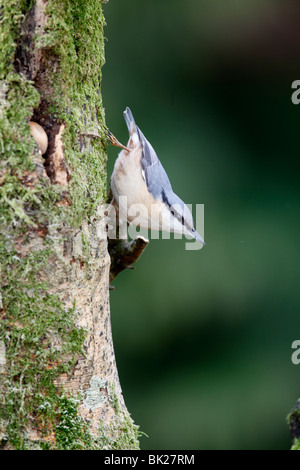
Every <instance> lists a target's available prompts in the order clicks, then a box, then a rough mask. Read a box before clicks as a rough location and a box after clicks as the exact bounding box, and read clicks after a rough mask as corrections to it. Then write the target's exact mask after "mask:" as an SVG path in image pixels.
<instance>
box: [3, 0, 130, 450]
mask: <svg viewBox="0 0 300 470" xmlns="http://www.w3.org/2000/svg"><path fill="white" fill-rule="evenodd" d="M0 15H1V23H0V27H1V36H0V37H1V40H2V44H1V47H0V80H1V82H0V126H1V136H0V152H1V162H0V263H1V264H0V283H1V284H0V287H1V290H0V328H1V329H0V381H1V382H0V393H1V400H0V403H1V414H0V419H1V421H0V443H1V446H2V448H4V449H137V448H138V447H139V444H138V435H139V433H138V427H137V426H136V425H135V424H134V423H133V421H132V419H131V418H130V415H129V413H128V411H127V410H126V407H125V404H124V400H123V397H122V392H121V387H120V383H119V378H118V373H117V367H116V362H115V356H114V350H113V342H112V336H111V326H110V310H109V271H110V257H109V254H108V250H107V239H106V227H105V224H104V202H105V199H106V155H105V134H104V129H105V124H104V110H103V106H102V98H101V93H100V85H101V67H102V65H103V63H104V36H103V25H104V18H103V13H102V8H101V2H100V1H99V0H35V1H30V0H0ZM29 121H34V122H37V123H39V124H40V125H41V126H42V127H43V128H44V130H45V131H46V133H47V136H48V141H49V143H48V148H47V151H46V153H45V154H44V155H43V156H42V154H41V151H40V147H39V146H38V144H37V143H36V142H35V140H34V139H33V137H32V136H31V135H30V126H29ZM97 136H99V137H97Z"/></svg>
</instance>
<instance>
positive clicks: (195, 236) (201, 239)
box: [190, 229, 206, 245]
mask: <svg viewBox="0 0 300 470" xmlns="http://www.w3.org/2000/svg"><path fill="white" fill-rule="evenodd" d="M190 234H191V235H192V237H193V238H195V240H197V242H201V243H202V245H206V243H205V241H204V240H203V238H202V237H201V235H199V233H198V232H196V230H195V229H193V230H191V232H190Z"/></svg>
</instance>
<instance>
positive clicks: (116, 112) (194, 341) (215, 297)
mask: <svg viewBox="0 0 300 470" xmlns="http://www.w3.org/2000/svg"><path fill="white" fill-rule="evenodd" d="M104 13H105V17H106V21H107V26H106V29H105V35H106V37H107V39H108V40H107V43H106V65H105V66H104V69H103V87H102V91H103V100H104V106H105V108H106V121H107V124H108V127H109V128H110V130H111V131H112V132H113V133H114V134H115V135H116V136H117V138H118V139H119V140H120V141H121V142H123V143H125V142H126V141H127V138H128V134H127V128H126V125H125V122H124V120H123V116H122V112H123V110H124V109H125V107H126V106H130V108H131V110H132V111H133V114H134V116H135V119H136V122H137V124H138V125H139V127H140V128H141V129H142V131H143V132H144V134H145V135H146V137H147V138H148V140H150V142H151V143H152V145H153V147H154V148H155V150H156V152H157V154H158V156H159V158H160V160H161V162H162V164H163V165H164V167H165V169H166V171H167V173H168V175H169V177H170V180H171V182H172V185H173V189H174V190H175V192H176V193H177V194H178V195H179V196H180V197H181V198H182V199H183V200H184V201H185V202H186V203H189V204H194V205H195V204H197V203H203V204H204V205H205V232H204V235H205V240H206V243H207V246H205V247H204V248H203V249H202V250H200V251H186V250H185V241H184V240H174V239H171V240H162V239H160V240H152V241H151V242H150V244H149V246H148V247H147V250H146V251H145V253H144V255H143V256H142V258H141V259H140V260H139V261H138V263H137V264H136V270H135V271H126V272H123V273H122V274H121V275H120V276H119V277H118V278H117V279H116V280H115V282H114V285H115V287H116V290H115V291H113V292H112V293H111V310H112V327H113V335H114V343H115V351H116V356H117V363H118V369H119V375H120V380H121V384H122V388H123V393H124V396H125V400H126V403H127V406H128V409H129V411H130V412H131V414H132V416H133V418H134V420H135V422H136V423H137V424H139V425H140V428H141V430H142V431H144V432H145V433H147V434H148V436H149V437H148V438H147V437H142V438H141V448H143V449H153V450H155V449H157V450H159V449H172V450H174V449H185V450H187V449H288V448H289V447H290V443H291V442H290V435H289V430H288V426H287V423H286V416H287V414H288V412H289V411H290V409H291V408H292V407H293V405H294V403H295V401H296V399H297V398H298V397H299V396H300V380H299V373H300V365H299V366H296V365H294V364H292V362H291V354H292V349H291V344H292V342H293V341H294V340H295V339H300V330H299V307H300V293H299V290H300V286H299V279H300V277H299V274H300V272H299V271H300V268H299V261H300V252H299V228H300V223H299V222H300V220H299V219H300V218H299V203H300V191H299V164H298V155H299V148H300V132H299V123H300V105H299V106H295V105H293V104H292V101H291V94H292V90H291V84H292V82H293V81H294V80H296V79H300V58H299V57H300V54H299V52H300V28H299V24H300V10H299V6H298V4H297V2H294V1H289V0H282V1H279V0H277V1H274V0H272V1H271V0H259V1H258V0H257V1H256V0H251V1H250V0H248V1H247V0H243V1H234V0H230V1H229V0H219V1H218V0H205V1H204V0H185V1H184V2H182V1H179V0H163V1H159V0H147V1H144V2H143V1H141V0H126V1H116V0H110V2H109V3H108V4H106V5H104ZM117 154H118V150H117V149H116V148H114V147H110V148H109V161H108V172H109V175H110V174H111V172H112V169H113V164H114V161H115V159H116V157H117Z"/></svg>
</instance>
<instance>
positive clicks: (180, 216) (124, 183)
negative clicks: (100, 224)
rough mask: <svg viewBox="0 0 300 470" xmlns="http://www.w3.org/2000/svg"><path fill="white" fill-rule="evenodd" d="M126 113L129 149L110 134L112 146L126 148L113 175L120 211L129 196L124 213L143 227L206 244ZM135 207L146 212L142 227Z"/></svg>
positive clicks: (115, 195) (129, 114)
mask: <svg viewBox="0 0 300 470" xmlns="http://www.w3.org/2000/svg"><path fill="white" fill-rule="evenodd" d="M123 114H124V118H125V122H126V124H127V127H128V131H129V140H128V143H127V146H126V147H125V146H124V145H122V144H120V142H119V141H118V140H117V139H116V138H115V137H114V136H113V135H112V134H111V133H110V132H109V131H108V134H107V135H108V139H109V141H110V143H111V144H112V145H115V146H117V147H121V148H122V151H121V152H120V153H119V155H118V158H117V160H116V162H115V166H114V170H113V173H112V176H111V190H112V194H113V196H114V199H115V200H116V202H117V204H118V206H119V210H120V208H121V205H120V198H121V196H126V197H127V213H125V214H124V213H123V214H122V210H120V212H121V215H123V217H125V218H126V219H127V220H128V222H132V223H133V224H134V225H139V226H140V227H142V228H145V229H152V230H163V231H167V232H176V233H181V234H185V235H190V236H191V237H193V238H195V239H196V240H197V241H200V242H201V243H203V244H205V242H204V240H203V239H202V238H201V236H200V235H199V233H197V232H196V230H195V229H194V223H193V217H192V214H191V212H190V210H189V209H188V207H187V206H186V205H185V204H184V202H183V201H182V200H181V199H180V198H179V197H178V196H177V195H176V194H175V193H174V192H173V190H172V186H171V183H170V181H169V178H168V175H167V173H166V171H165V170H164V168H163V166H162V164H161V163H160V161H159V159H158V157H157V155H156V153H155V150H154V149H153V147H152V145H151V144H150V142H148V140H147V139H146V137H145V136H144V134H143V133H142V131H141V130H140V129H139V127H138V126H137V125H136V123H135V121H134V118H133V115H132V112H131V111H130V109H129V108H128V107H127V108H126V110H125V111H124V113H123ZM132 206H133V207H137V206H138V207H139V209H140V208H141V207H142V208H144V209H145V210H144V211H143V210H140V211H139V212H140V214H139V217H138V224H137V223H135V219H134V216H133V213H131V212H130V207H132Z"/></svg>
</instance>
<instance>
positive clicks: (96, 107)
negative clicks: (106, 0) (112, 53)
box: [36, 0, 106, 225]
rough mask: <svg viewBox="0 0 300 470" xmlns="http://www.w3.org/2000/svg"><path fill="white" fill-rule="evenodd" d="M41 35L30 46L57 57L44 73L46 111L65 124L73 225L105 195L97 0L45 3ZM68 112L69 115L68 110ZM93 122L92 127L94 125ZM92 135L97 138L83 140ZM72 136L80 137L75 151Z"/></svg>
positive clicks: (100, 29)
mask: <svg viewBox="0 0 300 470" xmlns="http://www.w3.org/2000/svg"><path fill="white" fill-rule="evenodd" d="M47 12H48V15H49V18H50V19H49V22H48V24H47V27H46V30H45V34H43V35H42V36H39V37H37V38H36V47H37V48H39V47H41V48H45V47H46V48H47V50H48V52H49V55H50V56H51V54H53V55H55V56H57V57H59V58H60V61H59V67H60V69H59V73H53V74H52V75H51V74H50V76H49V80H51V81H52V82H53V83H52V87H53V90H54V91H53V94H52V96H51V100H50V102H49V103H48V105H49V109H50V110H51V111H52V112H53V113H54V114H55V117H56V119H57V120H58V121H61V122H63V123H64V124H65V126H66V128H65V130H64V134H63V142H64V147H65V152H64V154H65V158H66V160H67V163H68V165H69V166H70V168H71V171H72V179H71V181H70V185H69V190H70V197H71V201H72V208H71V209H70V211H69V212H70V213H69V220H70V222H71V223H72V224H73V225H78V224H80V222H81V221H82V219H83V218H85V217H87V216H90V215H91V214H92V213H93V211H94V210H95V208H96V207H97V205H99V203H101V202H103V201H104V199H105V194H106V178H104V177H103V175H104V174H105V171H106V153H105V135H104V132H103V129H104V127H105V124H104V111H103V106H102V97H101V93H100V85H101V77H102V73H101V68H102V66H103V65H104V62H105V60H104V35H103V27H104V17H103V14H102V7H101V4H100V2H99V1H97V0H94V1H91V2H86V1H85V0H76V1H71V0H63V1H61V0H51V1H50V2H49V3H48V6H47ZM70 110H72V112H70ZM95 123H96V124H95ZM90 133H94V134H95V133H96V134H97V133H98V134H99V135H100V138H94V137H92V136H88V134H90ZM78 137H81V138H84V139H85V144H84V148H79V145H78Z"/></svg>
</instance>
